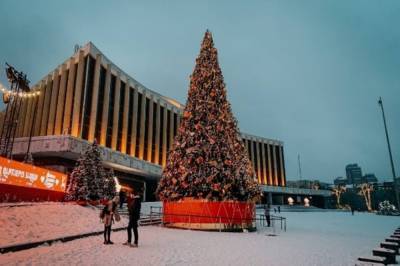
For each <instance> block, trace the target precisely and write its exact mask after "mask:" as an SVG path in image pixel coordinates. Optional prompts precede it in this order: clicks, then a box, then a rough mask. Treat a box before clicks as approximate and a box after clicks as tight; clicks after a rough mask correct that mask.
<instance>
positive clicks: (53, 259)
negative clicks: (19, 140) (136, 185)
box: [0, 212, 400, 266]
mask: <svg viewBox="0 0 400 266" xmlns="http://www.w3.org/2000/svg"><path fill="white" fill-rule="evenodd" d="M282 215H283V216H285V217H287V219H288V228H287V232H281V231H280V230H277V231H276V233H277V234H278V236H267V235H268V233H271V232H272V230H266V229H262V230H259V231H258V232H255V233H218V232H200V231H189V230H178V229H168V228H162V227H158V226H147V227H141V228H139V232H140V240H139V248H137V249H135V248H129V247H126V246H123V245H122V243H123V242H124V241H126V232H117V233H112V236H111V239H112V240H113V241H114V242H115V244H114V245H103V244H102V236H95V237H89V238H85V239H80V240H75V241H71V242H67V243H59V244H55V245H53V246H50V247H39V248H35V249H31V250H25V251H20V252H15V253H8V254H3V255H0V264H1V265H269V266H271V265H272V266H273V265H307V266H309V265H354V263H355V261H356V259H357V257H359V256H363V255H364V256H370V255H371V250H372V249H373V248H375V247H377V246H378V244H379V242H381V241H383V240H384V238H385V237H387V236H389V235H390V234H391V233H392V232H393V231H394V230H395V228H397V227H398V226H399V225H400V219H399V218H398V217H385V216H378V215H374V214H367V213H356V214H355V215H354V216H351V214H350V213H343V212H311V213H307V212H305V213H284V214H282Z"/></svg>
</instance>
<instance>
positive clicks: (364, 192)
mask: <svg viewBox="0 0 400 266" xmlns="http://www.w3.org/2000/svg"><path fill="white" fill-rule="evenodd" d="M358 189H359V192H358V194H359V195H361V196H363V197H364V200H365V206H367V209H368V211H369V212H370V211H372V201H371V192H372V191H373V190H374V187H373V186H372V184H369V183H364V184H361V185H360V186H359V187H358Z"/></svg>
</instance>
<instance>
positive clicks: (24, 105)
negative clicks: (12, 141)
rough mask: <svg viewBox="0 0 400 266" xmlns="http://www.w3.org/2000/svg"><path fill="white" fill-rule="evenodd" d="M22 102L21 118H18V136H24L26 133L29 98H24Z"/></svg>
mask: <svg viewBox="0 0 400 266" xmlns="http://www.w3.org/2000/svg"><path fill="white" fill-rule="evenodd" d="M21 104H22V106H21V112H20V118H19V119H18V128H17V134H16V135H17V136H18V137H23V135H24V126H25V119H26V110H27V109H28V98H23V99H22V103H21Z"/></svg>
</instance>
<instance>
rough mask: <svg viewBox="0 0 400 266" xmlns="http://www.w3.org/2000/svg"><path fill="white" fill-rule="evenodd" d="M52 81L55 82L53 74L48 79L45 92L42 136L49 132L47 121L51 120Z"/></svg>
mask: <svg viewBox="0 0 400 266" xmlns="http://www.w3.org/2000/svg"><path fill="white" fill-rule="evenodd" d="M52 83H53V80H52V75H48V76H47V79H46V90H45V93H44V102H43V112H42V118H41V120H42V121H41V122H40V136H44V135H46V133H47V123H48V121H49V109H50V100H51V89H52Z"/></svg>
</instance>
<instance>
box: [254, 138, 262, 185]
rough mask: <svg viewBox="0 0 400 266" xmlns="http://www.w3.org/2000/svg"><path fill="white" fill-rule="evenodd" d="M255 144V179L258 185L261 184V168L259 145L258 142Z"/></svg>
mask: <svg viewBox="0 0 400 266" xmlns="http://www.w3.org/2000/svg"><path fill="white" fill-rule="evenodd" d="M255 143H256V155H257V179H258V183H259V184H262V179H261V170H262V166H261V164H260V145H259V144H260V143H259V142H258V140H256V141H255Z"/></svg>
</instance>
